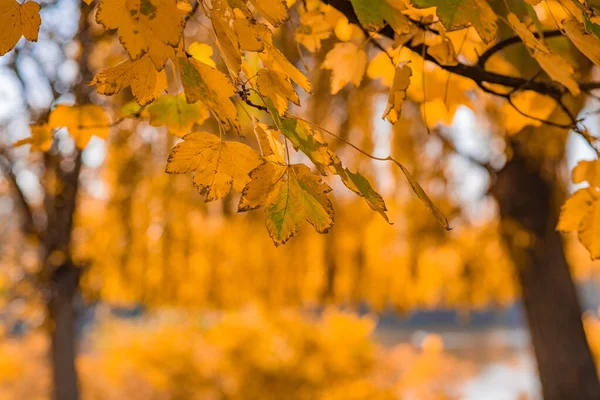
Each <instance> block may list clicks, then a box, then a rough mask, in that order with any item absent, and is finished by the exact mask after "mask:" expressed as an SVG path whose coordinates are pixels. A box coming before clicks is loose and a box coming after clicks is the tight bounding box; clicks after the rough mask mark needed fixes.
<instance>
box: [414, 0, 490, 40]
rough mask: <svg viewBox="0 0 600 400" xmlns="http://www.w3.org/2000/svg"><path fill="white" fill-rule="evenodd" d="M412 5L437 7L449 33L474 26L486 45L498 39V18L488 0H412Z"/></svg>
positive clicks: (439, 16)
mask: <svg viewBox="0 0 600 400" xmlns="http://www.w3.org/2000/svg"><path fill="white" fill-rule="evenodd" d="M412 4H413V5H414V6H415V7H419V8H429V7H436V13H437V16H438V18H439V19H440V21H442V24H444V27H445V28H446V29H447V30H449V31H453V30H457V29H462V28H465V27H467V26H469V25H473V27H474V28H475V30H476V31H477V33H478V34H479V37H481V40H483V41H484V42H485V43H489V42H491V41H492V40H494V39H495V38H496V33H497V32H498V26H497V25H496V20H497V19H498V17H497V16H496V13H494V10H492V8H491V7H490V6H489V4H488V3H487V1H486V0H412Z"/></svg>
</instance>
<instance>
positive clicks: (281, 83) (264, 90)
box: [256, 68, 300, 114]
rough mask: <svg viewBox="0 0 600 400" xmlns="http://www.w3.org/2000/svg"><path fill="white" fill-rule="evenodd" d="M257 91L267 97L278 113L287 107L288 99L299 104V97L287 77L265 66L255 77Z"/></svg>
mask: <svg viewBox="0 0 600 400" xmlns="http://www.w3.org/2000/svg"><path fill="white" fill-rule="evenodd" d="M256 85H257V88H258V91H259V92H260V93H261V94H262V95H263V96H265V97H269V98H270V99H271V101H272V102H273V104H274V105H275V108H276V109H277V111H278V112H279V113H280V114H283V113H285V112H286V111H287V109H288V100H289V101H291V102H292V103H294V104H296V105H298V106H299V105H300V98H298V93H296V89H294V86H293V85H292V83H291V82H290V80H289V78H288V77H287V76H286V75H285V74H283V73H281V72H277V71H271V70H268V69H266V68H263V69H261V70H260V71H258V74H257V78H256Z"/></svg>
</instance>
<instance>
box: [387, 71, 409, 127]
mask: <svg viewBox="0 0 600 400" xmlns="http://www.w3.org/2000/svg"><path fill="white" fill-rule="evenodd" d="M411 76H412V70H411V69H410V66H409V65H408V62H404V63H400V64H399V65H398V66H396V72H395V73H394V82H393V83H392V86H391V87H390V93H389V95H388V101H387V106H386V107H385V111H384V112H383V116H382V118H385V119H387V120H388V121H389V122H390V123H392V124H395V123H396V122H397V121H398V118H399V117H400V113H401V112H402V104H403V103H404V99H406V89H408V85H409V84H410V77H411Z"/></svg>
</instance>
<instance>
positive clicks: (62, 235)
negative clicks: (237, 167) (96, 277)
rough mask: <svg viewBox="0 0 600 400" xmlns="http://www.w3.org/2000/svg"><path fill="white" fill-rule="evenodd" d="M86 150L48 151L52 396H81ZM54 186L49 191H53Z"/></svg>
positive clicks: (81, 86) (84, 74) (79, 98)
mask: <svg viewBox="0 0 600 400" xmlns="http://www.w3.org/2000/svg"><path fill="white" fill-rule="evenodd" d="M90 10H91V7H90V6H87V5H85V4H84V3H83V2H82V4H81V15H80V20H79V31H78V34H77V37H76V39H77V40H78V41H79V43H80V49H81V53H80V55H79V74H80V77H81V79H80V81H79V82H78V83H76V85H75V87H74V88H73V92H74V94H75V102H76V104H78V105H81V104H87V103H89V101H90V98H89V97H90V93H91V89H90V87H88V85H87V83H88V82H90V81H91V79H92V74H91V71H90V70H89V68H88V58H89V53H90V51H91V50H92V46H93V37H92V33H91V32H90V29H89V28H90V27H89V16H90ZM81 156H82V154H81V151H79V150H77V149H76V150H74V152H73V153H72V154H70V155H63V154H61V153H60V152H59V151H57V152H55V153H54V154H46V156H45V159H44V161H45V171H46V179H48V178H50V182H49V183H48V182H47V185H48V186H47V187H46V193H45V200H44V203H45V204H44V206H45V211H46V218H47V222H46V224H47V225H46V227H47V228H46V232H44V235H43V237H44V241H43V245H44V248H43V252H44V274H45V276H46V279H47V282H48V285H49V298H48V316H49V318H50V339H51V352H50V355H51V359H52V364H51V365H52V384H53V400H78V399H79V385H78V379H77V369H76V365H75V364H76V356H77V333H76V331H77V329H76V328H77V315H76V309H75V301H76V300H77V299H78V298H79V295H80V288H79V278H80V275H81V271H82V268H81V267H80V266H78V265H76V264H75V263H74V262H73V260H72V258H71V245H72V233H73V220H74V216H75V212H76V209H77V195H78V192H79V188H80V186H79V175H80V172H81V168H82V158H81ZM48 189H50V190H48Z"/></svg>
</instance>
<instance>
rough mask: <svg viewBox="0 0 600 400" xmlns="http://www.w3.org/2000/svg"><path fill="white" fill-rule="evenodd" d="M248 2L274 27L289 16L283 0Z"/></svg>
mask: <svg viewBox="0 0 600 400" xmlns="http://www.w3.org/2000/svg"><path fill="white" fill-rule="evenodd" d="M250 3H252V5H253V6H254V8H255V9H256V10H257V11H258V12H260V13H261V14H262V16H263V17H265V19H266V20H267V21H269V23H270V24H271V25H273V26H275V27H277V26H279V25H281V24H283V23H284V22H285V21H287V19H288V18H289V13H288V8H287V5H286V2H285V0H250Z"/></svg>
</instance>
